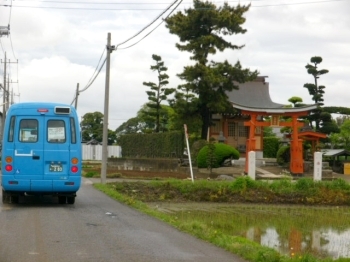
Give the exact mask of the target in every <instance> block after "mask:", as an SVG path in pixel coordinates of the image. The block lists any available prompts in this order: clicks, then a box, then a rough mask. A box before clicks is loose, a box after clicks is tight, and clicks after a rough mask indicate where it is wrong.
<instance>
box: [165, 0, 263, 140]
mask: <svg viewBox="0 0 350 262" xmlns="http://www.w3.org/2000/svg"><path fill="white" fill-rule="evenodd" d="M193 4H194V7H193V8H189V9H186V10H185V11H184V13H182V12H178V13H176V14H175V15H173V16H171V17H169V18H167V19H166V27H167V28H168V29H169V31H170V33H171V34H175V35H177V36H179V38H180V42H181V43H183V44H179V43H177V44H176V47H177V48H178V49H179V50H180V51H187V52H190V53H191V54H192V56H191V57H190V58H191V59H192V60H194V61H195V65H193V66H186V67H185V68H184V71H183V72H182V73H181V74H179V75H178V76H179V77H180V79H182V80H184V81H185V82H186V84H185V85H183V86H185V88H186V89H188V90H190V91H191V92H192V93H194V94H196V95H197V96H198V101H196V102H197V105H196V106H197V109H196V111H197V113H198V115H200V117H201V122H202V127H201V138H203V139H206V138H207V132H208V128H209V126H210V124H211V115H212V114H213V113H224V112H227V111H228V110H230V109H231V108H232V106H231V104H230V103H229V101H228V97H227V95H226V92H227V91H229V92H230V91H232V90H233V89H238V86H236V85H234V84H233V82H234V81H235V82H238V83H244V82H247V81H250V80H253V79H255V78H256V76H257V74H258V72H256V71H254V72H251V71H250V70H249V69H243V68H242V66H241V64H240V62H237V63H236V64H235V65H234V66H232V65H231V64H229V63H228V62H227V61H224V62H214V61H210V62H209V61H208V56H209V55H215V54H216V52H217V51H221V52H222V51H224V50H225V49H232V50H236V49H241V48H243V46H237V45H234V44H232V43H230V42H228V41H226V40H225V39H224V36H227V35H233V34H244V33H245V32H246V30H245V29H243V28H242V24H243V23H244V22H245V18H244V17H243V15H244V13H245V12H247V11H248V9H249V5H248V6H241V5H238V6H237V7H231V6H229V5H228V3H224V5H223V6H222V7H216V6H215V5H214V4H212V3H211V2H208V1H206V2H203V1H199V0H194V1H193ZM183 86H182V87H183Z"/></svg>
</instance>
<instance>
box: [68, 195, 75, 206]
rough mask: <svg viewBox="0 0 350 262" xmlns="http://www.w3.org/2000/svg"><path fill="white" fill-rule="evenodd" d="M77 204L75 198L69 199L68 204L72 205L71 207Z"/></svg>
mask: <svg viewBox="0 0 350 262" xmlns="http://www.w3.org/2000/svg"><path fill="white" fill-rule="evenodd" d="M74 202H75V197H74V196H73V197H67V203H68V204H70V205H73V204H74Z"/></svg>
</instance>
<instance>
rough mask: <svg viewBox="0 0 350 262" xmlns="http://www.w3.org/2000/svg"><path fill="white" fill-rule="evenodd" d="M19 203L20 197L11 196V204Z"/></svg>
mask: <svg viewBox="0 0 350 262" xmlns="http://www.w3.org/2000/svg"><path fill="white" fill-rule="evenodd" d="M18 202H19V195H15V196H11V203H13V204H18Z"/></svg>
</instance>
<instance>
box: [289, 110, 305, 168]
mask: <svg viewBox="0 0 350 262" xmlns="http://www.w3.org/2000/svg"><path fill="white" fill-rule="evenodd" d="M292 120H293V122H292V130H293V131H292V141H291V144H290V172H291V173H292V174H294V175H301V174H303V173H304V160H303V142H302V140H301V139H299V138H298V116H297V115H293V116H292Z"/></svg>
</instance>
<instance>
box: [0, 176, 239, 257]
mask: <svg viewBox="0 0 350 262" xmlns="http://www.w3.org/2000/svg"><path fill="white" fill-rule="evenodd" d="M0 194H1V192H0ZM77 195H78V196H77V198H76V201H75V204H74V205H59V204H58V203H57V199H56V198H52V197H25V198H20V202H19V204H16V205H13V204H2V203H1V205H0V262H16V261H18V262H23V261H26V262H31V261H33V262H60V261H64V262H69V261H74V262H77V261H84V262H85V261H94V262H97V261H128V262H131V261H142V262H143V261H144V262H147V261H152V262H155V261H162V262H163V261H201V262H206V261H208V262H209V261H210V262H212V261H220V262H225V261H230V262H243V261H244V260H242V259H240V258H238V257H237V256H235V255H233V254H230V253H228V252H226V251H224V250H222V249H220V248H217V247H215V246H213V245H211V244H209V243H206V242H204V241H201V240H198V239H196V238H194V237H192V236H190V235H188V234H185V233H182V232H179V231H178V230H176V229H174V228H173V227H171V226H169V225H167V224H165V223H163V222H161V221H159V220H157V219H154V218H152V217H149V216H147V215H144V214H142V213H140V212H138V211H136V210H134V209H131V208H129V207H128V206H125V205H123V204H121V203H119V202H117V201H115V200H113V199H111V198H109V197H108V196H106V195H104V194H103V193H101V192H100V191H98V190H96V189H94V188H93V187H92V182H91V181H90V180H88V179H85V178H84V179H83V183H82V187H81V189H80V190H79V191H78V194H77Z"/></svg>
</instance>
